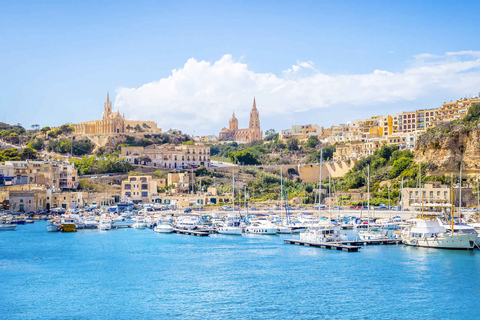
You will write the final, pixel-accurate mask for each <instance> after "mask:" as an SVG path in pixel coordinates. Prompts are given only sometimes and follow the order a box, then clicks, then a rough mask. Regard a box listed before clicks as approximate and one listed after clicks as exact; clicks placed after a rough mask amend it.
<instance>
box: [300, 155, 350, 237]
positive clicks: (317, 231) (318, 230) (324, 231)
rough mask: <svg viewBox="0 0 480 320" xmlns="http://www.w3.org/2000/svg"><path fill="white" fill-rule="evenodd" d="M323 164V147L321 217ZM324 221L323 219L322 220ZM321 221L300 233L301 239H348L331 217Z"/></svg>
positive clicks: (319, 206)
mask: <svg viewBox="0 0 480 320" xmlns="http://www.w3.org/2000/svg"><path fill="white" fill-rule="evenodd" d="M322 164H323V149H321V150H320V174H319V176H320V178H319V187H318V217H319V218H320V208H321V203H322ZM321 221H322V220H321ZM323 221H325V223H324V224H322V223H321V222H320V223H319V224H318V225H316V226H311V227H309V228H308V229H307V230H306V231H304V232H301V233H300V240H301V241H305V242H310V243H325V242H338V241H347V240H348V237H347V236H346V235H345V234H342V233H341V232H340V228H339V227H332V226H331V217H330V219H328V220H323Z"/></svg>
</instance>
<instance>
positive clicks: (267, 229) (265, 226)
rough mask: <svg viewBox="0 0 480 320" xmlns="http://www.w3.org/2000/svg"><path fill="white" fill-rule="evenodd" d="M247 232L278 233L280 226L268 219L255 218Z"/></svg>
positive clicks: (246, 229)
mask: <svg viewBox="0 0 480 320" xmlns="http://www.w3.org/2000/svg"><path fill="white" fill-rule="evenodd" d="M245 233H250V234H264V235H275V234H277V233H278V227H277V226H276V225H274V224H273V223H271V222H270V221H268V220H266V219H265V220H262V219H254V220H252V221H251V222H250V223H249V225H248V226H247V227H246V228H245Z"/></svg>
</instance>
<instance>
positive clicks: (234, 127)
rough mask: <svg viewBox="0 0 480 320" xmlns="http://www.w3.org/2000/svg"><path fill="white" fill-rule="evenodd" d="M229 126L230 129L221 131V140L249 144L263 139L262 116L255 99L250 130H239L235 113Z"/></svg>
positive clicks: (219, 136)
mask: <svg viewBox="0 0 480 320" xmlns="http://www.w3.org/2000/svg"><path fill="white" fill-rule="evenodd" d="M228 124H229V126H228V129H227V128H223V129H222V131H220V134H219V135H218V139H219V140H234V141H236V142H244V143H249V142H252V141H255V140H262V139H263V132H262V131H261V129H260V115H259V113H258V110H257V105H256V103H255V98H253V107H252V111H250V123H249V125H248V129H238V120H237V118H235V112H233V115H232V118H231V119H230V121H229V123H228Z"/></svg>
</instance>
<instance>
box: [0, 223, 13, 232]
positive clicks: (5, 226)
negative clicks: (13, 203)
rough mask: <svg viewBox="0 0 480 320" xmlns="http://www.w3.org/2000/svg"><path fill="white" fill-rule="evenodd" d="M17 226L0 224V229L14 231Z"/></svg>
mask: <svg viewBox="0 0 480 320" xmlns="http://www.w3.org/2000/svg"><path fill="white" fill-rule="evenodd" d="M16 228H17V225H16V224H4V225H0V231H14V230H15V229H16Z"/></svg>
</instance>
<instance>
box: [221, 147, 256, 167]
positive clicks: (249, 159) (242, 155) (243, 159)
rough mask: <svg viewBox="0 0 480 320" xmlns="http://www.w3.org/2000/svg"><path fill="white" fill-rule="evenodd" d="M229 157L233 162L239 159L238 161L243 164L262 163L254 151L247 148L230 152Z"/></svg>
mask: <svg viewBox="0 0 480 320" xmlns="http://www.w3.org/2000/svg"><path fill="white" fill-rule="evenodd" d="M228 158H229V159H230V160H231V161H232V162H234V161H237V162H238V163H241V164H243V165H257V164H262V163H261V162H260V161H258V159H257V157H256V156H255V155H254V154H253V153H251V152H250V151H247V150H243V151H236V152H230V153H229V154H228Z"/></svg>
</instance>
